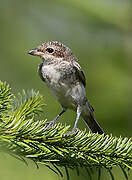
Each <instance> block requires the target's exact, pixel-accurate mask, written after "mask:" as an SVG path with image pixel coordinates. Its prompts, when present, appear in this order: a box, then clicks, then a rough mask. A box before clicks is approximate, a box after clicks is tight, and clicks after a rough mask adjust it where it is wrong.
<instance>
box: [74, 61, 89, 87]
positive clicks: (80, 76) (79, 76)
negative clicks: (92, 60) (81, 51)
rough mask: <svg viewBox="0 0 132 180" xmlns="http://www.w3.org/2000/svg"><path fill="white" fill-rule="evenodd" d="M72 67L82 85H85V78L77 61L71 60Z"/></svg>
mask: <svg viewBox="0 0 132 180" xmlns="http://www.w3.org/2000/svg"><path fill="white" fill-rule="evenodd" d="M73 68H74V69H75V73H76V77H77V78H78V79H79V80H80V81H81V82H82V83H83V85H84V87H85V86H86V78H85V75H84V73H83V71H82V68H81V66H80V65H79V64H78V62H77V61H73Z"/></svg>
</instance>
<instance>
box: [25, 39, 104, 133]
mask: <svg viewBox="0 0 132 180" xmlns="http://www.w3.org/2000/svg"><path fill="white" fill-rule="evenodd" d="M28 54H30V55H33V56H39V57H40V58H41V59H42V63H41V64H40V65H39V67H38V73H39V76H40V78H41V79H42V81H44V82H45V83H46V84H47V86H48V88H49V89H50V91H51V93H52V95H53V96H54V97H55V98H56V99H57V101H58V102H59V103H60V105H61V107H62V111H61V112H60V113H59V114H58V115H57V116H56V117H55V118H54V119H53V120H52V121H50V122H49V124H48V128H49V127H51V126H53V125H55V124H56V121H57V119H58V118H59V117H60V116H61V115H62V114H63V113H64V112H66V110H67V109H70V110H73V111H75V112H76V119H75V123H74V127H73V128H72V130H71V131H70V132H69V133H67V134H66V135H67V136H68V135H70V134H73V133H74V132H76V130H77V124H78V121H79V119H80V117H82V119H83V120H84V122H85V123H86V125H87V126H88V128H89V129H90V131H91V132H93V133H98V134H104V131H103V129H102V128H101V126H100V125H99V123H98V122H97V121H96V118H95V115H94V109H93V107H92V106H91V105H90V103H89V100H88V99H87V97H86V90H85V88H86V78H85V75H84V72H83V70H82V68H81V66H80V65H79V63H78V59H77V57H76V56H75V55H74V54H73V53H72V51H71V49H70V48H69V47H67V46H66V45H64V44H62V43H61V42H58V41H50V42H45V43H42V44H41V45H39V46H38V47H37V48H35V49H32V50H30V51H29V52H28Z"/></svg>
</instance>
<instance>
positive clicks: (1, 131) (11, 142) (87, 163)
mask: <svg viewBox="0 0 132 180" xmlns="http://www.w3.org/2000/svg"><path fill="white" fill-rule="evenodd" d="M43 109H44V103H43V98H42V96H41V95H40V94H39V93H38V92H37V93H36V92H34V91H33V90H32V91H30V92H27V93H26V92H25V91H23V93H22V94H19V96H18V98H16V97H15V96H14V95H13V94H12V93H11V92H10V88H9V85H7V84H6V83H2V82H0V149H1V150H3V151H5V152H7V153H9V154H11V155H12V156H14V157H17V158H18V159H20V160H22V161H23V162H25V163H27V162H26V159H31V160H33V161H34V162H35V163H36V164H39V163H40V164H44V165H45V166H47V167H48V168H50V169H52V170H53V171H54V172H55V173H57V174H59V175H60V176H63V174H62V172H61V170H60V167H64V168H65V171H66V174H67V179H69V173H68V170H69V169H76V170H77V173H79V167H83V168H85V169H86V170H87V172H88V175H89V176H90V177H92V176H91V171H89V170H90V169H91V168H96V169H98V174H99V179H100V177H101V169H102V168H105V169H106V170H107V171H108V172H109V174H110V176H111V178H112V179H114V176H113V174H112V171H111V169H112V168H113V167H115V166H118V167H120V169H121V170H122V172H123V174H124V176H125V177H126V179H127V178H128V170H132V140H131V138H130V139H128V138H127V137H126V138H123V137H119V138H118V137H113V136H112V135H110V136H109V135H106V136H104V135H99V134H93V133H87V132H86V130H84V131H80V130H78V131H77V132H76V133H74V134H72V135H70V136H68V137H64V136H63V134H64V133H67V132H68V131H69V128H70V126H66V125H65V126H64V125H62V124H60V123H59V124H56V125H54V126H53V127H51V128H47V123H46V121H45V120H38V114H39V113H40V112H41V111H43Z"/></svg>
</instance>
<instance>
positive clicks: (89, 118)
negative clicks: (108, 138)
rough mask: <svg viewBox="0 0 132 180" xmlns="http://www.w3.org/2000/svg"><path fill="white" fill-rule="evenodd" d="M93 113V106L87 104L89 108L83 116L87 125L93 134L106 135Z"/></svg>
mask: <svg viewBox="0 0 132 180" xmlns="http://www.w3.org/2000/svg"><path fill="white" fill-rule="evenodd" d="M85 107H86V106H85ZM93 111H94V110H93V108H92V106H91V105H89V104H87V108H85V110H84V111H83V112H82V115H81V116H82V118H83V120H84V121H85V123H86V125H87V126H88V128H89V129H90V130H91V131H92V132H93V133H98V134H105V133H104V131H103V129H102V128H101V127H100V125H99V124H98V122H97V121H96V119H95V116H94V112H93Z"/></svg>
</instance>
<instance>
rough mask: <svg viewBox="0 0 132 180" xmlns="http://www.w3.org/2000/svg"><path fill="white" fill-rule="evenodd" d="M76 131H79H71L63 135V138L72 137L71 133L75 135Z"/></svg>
mask: <svg viewBox="0 0 132 180" xmlns="http://www.w3.org/2000/svg"><path fill="white" fill-rule="evenodd" d="M78 131H79V130H77V129H72V131H70V132H68V133H65V134H63V137H66V136H70V135H72V134H73V133H77V132H78Z"/></svg>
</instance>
